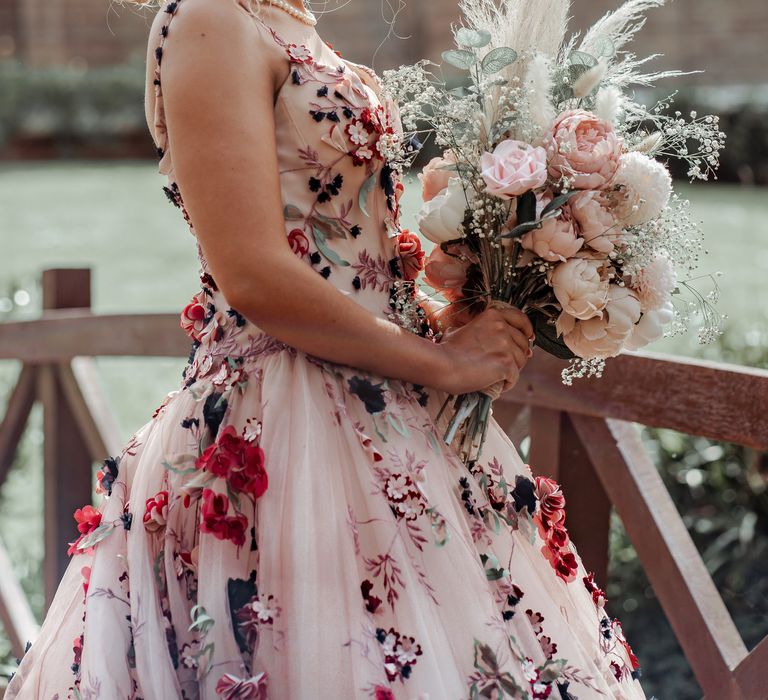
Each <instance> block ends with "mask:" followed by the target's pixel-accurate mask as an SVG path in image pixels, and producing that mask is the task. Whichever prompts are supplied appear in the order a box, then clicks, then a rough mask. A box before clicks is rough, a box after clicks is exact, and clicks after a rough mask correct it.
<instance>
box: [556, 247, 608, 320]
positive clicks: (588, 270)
mask: <svg viewBox="0 0 768 700" xmlns="http://www.w3.org/2000/svg"><path fill="white" fill-rule="evenodd" d="M605 270H606V268H605V263H604V262H603V261H601V260H588V259H585V258H571V259H570V260H568V261H566V262H564V263H560V264H559V265H557V266H556V267H555V269H554V270H552V272H551V273H550V274H549V284H550V285H551V286H552V289H553V291H554V293H555V296H556V297H557V300H558V301H559V302H560V305H561V306H562V307H563V311H564V312H565V313H566V314H568V316H571V317H572V318H574V319H580V320H586V319H589V318H595V317H598V318H599V317H602V311H603V309H604V308H605V305H606V304H607V303H608V291H609V286H610V285H609V284H608V277H607V275H606V274H605Z"/></svg>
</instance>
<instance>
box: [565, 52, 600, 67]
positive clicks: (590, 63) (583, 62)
mask: <svg viewBox="0 0 768 700" xmlns="http://www.w3.org/2000/svg"><path fill="white" fill-rule="evenodd" d="M568 60H569V62H570V64H571V65H572V66H586V67H587V68H594V67H595V66H596V65H597V59H596V58H595V57H594V56H592V55H591V54H588V53H586V52H584V51H572V52H571V55H570V56H568Z"/></svg>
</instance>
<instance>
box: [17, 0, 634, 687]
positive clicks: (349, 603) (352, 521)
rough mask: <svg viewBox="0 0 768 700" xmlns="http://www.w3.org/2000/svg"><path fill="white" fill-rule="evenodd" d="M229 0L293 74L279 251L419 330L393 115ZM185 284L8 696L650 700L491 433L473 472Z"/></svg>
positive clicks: (281, 147)
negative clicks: (162, 366)
mask: <svg viewBox="0 0 768 700" xmlns="http://www.w3.org/2000/svg"><path fill="white" fill-rule="evenodd" d="M230 1H231V2H233V3H234V4H235V7H236V8H237V10H238V11H243V12H246V13H248V15H249V16H250V18H251V19H252V20H253V26H254V36H255V40H257V41H259V42H260V43H261V44H262V45H263V50H264V51H265V52H268V51H276V52H278V53H279V54H280V55H281V56H282V57H283V58H284V60H285V61H286V62H287V63H288V64H290V72H289V75H288V78H287V80H286V81H285V83H284V84H283V85H282V86H281V88H280V89H279V92H278V94H277V95H276V99H275V123H276V134H275V136H276V140H277V148H278V153H279V159H280V165H281V183H282V192H283V205H284V210H285V219H286V235H287V237H288V241H289V243H290V245H291V248H292V249H293V251H294V252H295V254H296V255H297V256H299V257H300V258H301V259H302V260H303V261H304V262H306V264H307V265H310V266H311V267H312V268H313V269H314V270H316V271H317V273H318V274H319V275H321V276H322V277H323V278H325V279H326V280H327V283H328V284H333V285H334V286H336V287H337V288H338V289H339V290H340V291H341V292H342V293H343V294H346V295H347V296H349V297H350V298H352V299H354V300H355V301H357V303H359V304H361V305H362V306H364V307H365V308H366V309H368V310H369V311H371V312H372V313H374V314H378V315H380V316H382V317H384V318H390V319H393V320H395V321H396V322H398V323H400V324H401V325H404V324H405V325H407V324H412V325H413V326H414V331H416V332H421V333H424V334H427V330H426V328H425V324H423V319H420V318H419V317H418V316H416V317H414V314H413V313H412V312H411V311H412V309H413V306H414V305H413V303H412V298H413V295H414V287H413V283H412V282H408V281H407V280H406V279H404V277H407V275H404V274H403V269H404V265H407V263H408V261H407V260H404V259H403V257H402V253H401V247H400V246H398V236H399V234H400V232H401V229H400V228H399V224H398V197H399V194H400V191H401V190H402V186H401V185H400V184H399V183H398V182H397V179H396V176H395V174H394V173H393V172H392V170H391V169H390V168H389V167H388V166H387V164H386V162H385V160H384V159H383V157H382V155H381V153H380V150H379V146H380V145H382V150H384V148H383V144H385V142H386V140H387V139H389V138H391V136H392V134H393V133H396V131H397V130H398V129H399V128H400V127H399V124H398V120H397V113H396V108H395V106H394V105H393V104H391V103H389V102H388V101H387V100H385V99H384V98H383V97H381V96H380V84H379V83H378V80H377V78H376V76H375V74H373V72H372V71H370V69H367V68H365V67H364V66H360V65H357V64H352V63H350V62H347V61H345V60H343V59H342V58H341V57H340V56H339V54H338V53H337V52H335V51H334V50H333V49H332V48H331V47H330V46H329V45H327V44H326V43H324V42H323V41H322V40H321V38H320V37H319V36H318V34H317V33H316V31H315V29H313V28H310V27H308V26H306V25H304V24H301V23H299V22H298V21H297V20H296V19H294V18H293V17H291V16H289V15H288V14H287V13H283V12H281V11H280V10H278V9H276V8H273V7H270V6H267V5H264V6H262V7H261V8H257V7H256V3H255V2H254V6H253V7H252V6H251V5H250V4H249V0H230ZM183 11H184V0H177V1H174V2H170V3H168V4H166V5H165V6H164V7H163V8H161V10H160V12H161V13H162V15H161V16H162V18H163V19H162V21H161V22H160V26H161V27H162V30H161V32H160V34H161V36H160V38H159V40H158V47H157V50H156V66H155V80H154V94H155V100H154V107H153V108H154V124H153V125H152V126H153V127H154V128H153V129H152V131H153V134H154V138H155V141H156V144H157V146H158V157H159V158H160V161H159V170H160V172H161V173H162V174H164V175H167V177H168V186H167V187H165V191H166V194H167V195H168V197H169V199H170V200H171V201H172V202H173V203H174V204H175V205H176V206H178V207H179V208H180V209H181V211H182V213H183V215H184V216H185V218H186V220H187V222H188V224H189V227H190V229H191V230H192V232H193V233H194V227H193V222H191V221H190V220H189V216H188V214H187V212H186V210H185V209H184V203H183V200H182V193H181V192H180V191H179V188H178V186H177V185H176V183H175V181H174V170H173V162H172V154H171V152H170V150H169V142H168V138H167V131H166V127H165V119H164V111H163V95H162V87H161V82H160V65H161V62H162V57H163V52H164V50H172V46H173V39H172V37H173V29H172V27H173V25H172V20H173V18H174V16H176V15H177V14H178V13H179V12H183ZM156 25H157V22H156ZM169 38H170V40H169V41H167V46H166V40H168V39H169ZM254 128H259V125H258V124H254ZM266 136H268V135H267V134H265V137H266ZM269 136H271V135H269ZM201 266H202V272H201V281H202V287H201V289H200V291H199V292H198V293H197V294H196V296H195V297H194V299H193V300H192V302H191V303H190V304H189V306H187V307H186V308H185V309H184V312H183V313H182V325H183V327H184V328H185V330H186V331H187V333H188V334H189V335H190V336H191V338H192V343H193V351H192V353H191V356H190V360H189V364H188V365H187V366H186V369H185V372H184V379H183V383H182V385H181V387H180V388H179V390H178V391H174V392H172V393H170V394H169V395H168V397H167V398H166V399H165V401H164V402H163V403H162V405H161V406H160V407H159V408H158V409H157V411H156V412H155V414H154V415H153V416H152V418H151V420H150V421H149V422H148V423H147V424H146V425H145V426H144V427H142V428H141V429H140V430H138V432H136V434H135V435H134V436H133V437H132V438H131V439H130V441H129V442H128V444H127V445H125V447H124V449H123V452H122V454H121V455H119V456H115V457H113V458H110V459H107V460H106V461H105V463H104V466H103V468H102V470H101V472H100V473H99V487H98V488H99V490H100V491H101V492H103V501H102V503H101V505H100V506H99V507H98V508H92V507H90V506H84V507H83V508H82V509H81V510H78V511H77V512H76V513H75V520H76V526H77V531H78V534H79V537H78V538H77V540H76V541H75V542H74V543H73V545H72V547H71V552H72V561H71V564H70V566H69V568H68V570H67V572H66V575H65V577H64V579H63V581H62V583H61V585H60V588H59V590H58V593H57V594H56V597H55V600H54V601H53V605H52V606H51V608H50V610H49V612H48V615H47V618H46V620H45V623H44V625H43V628H42V631H41V634H40V636H39V638H38V639H37V641H36V642H35V643H34V644H33V645H32V646H31V648H30V649H29V651H28V652H27V654H26V655H25V656H24V658H23V659H22V661H21V665H20V667H19V669H18V671H17V673H16V675H15V676H14V678H13V679H12V681H11V684H10V688H9V690H8V692H7V693H6V698H7V699H13V698H24V699H30V700H31V699H35V700H64V699H65V698H83V699H94V698H100V699H103V700H123V699H126V700H127V699H130V700H136V699H138V698H143V699H145V700H169V699H172V698H190V699H191V698H203V699H212V698H238V699H240V700H245V699H248V698H270V699H274V700H294V699H299V700H304V699H309V698H320V699H322V700H326V699H342V698H375V699H376V700H386V699H390V698H397V699H398V700H400V699H403V700H411V699H413V700H415V699H417V698H419V699H427V698H428V699H429V700H459V699H460V698H468V697H471V698H477V697H481V698H527V699H531V700H533V699H536V698H559V699H563V700H568V699H572V698H579V699H580V700H586V699H588V698H589V699H591V698H622V699H629V698H643V697H645V696H644V694H643V691H642V689H641V687H640V683H639V681H638V680H637V676H638V675H639V673H638V671H637V666H638V664H637V660H636V659H635V657H634V655H633V654H632V652H631V649H630V647H629V645H628V644H627V642H626V640H625V639H624V637H623V635H622V631H621V626H620V624H619V622H618V620H615V619H611V618H610V617H609V616H608V615H607V614H606V612H605V610H604V602H605V597H604V595H603V593H602V591H601V590H600V589H599V588H598V586H597V584H596V583H595V581H594V580H593V577H592V576H591V575H590V574H589V573H588V572H587V571H585V570H584V567H583V565H582V564H581V562H580V560H579V557H578V555H577V553H576V550H575V549H574V546H573V544H572V543H570V542H569V538H568V534H567V529H566V525H565V520H566V517H565V516H566V512H567V507H566V505H565V498H564V496H563V493H562V492H561V490H560V488H559V486H558V485H557V484H556V483H555V482H553V481H552V480H550V479H547V478H544V477H540V476H534V474H533V473H532V472H531V470H530V469H529V467H528V466H527V465H525V464H524V463H523V462H522V461H521V459H520V457H519V456H518V454H517V452H516V450H515V448H514V446H513V445H512V443H511V442H510V441H509V439H508V438H507V437H506V436H505V435H504V434H503V433H502V431H501V430H500V429H499V428H498V426H497V425H496V424H495V423H494V424H492V427H491V429H490V434H489V438H488V441H487V443H486V446H485V448H484V451H483V455H482V458H481V460H480V462H479V463H478V464H477V465H476V466H475V467H474V468H473V469H472V470H469V469H467V467H465V466H464V464H463V463H462V461H461V460H460V459H459V458H458V457H457V456H456V454H455V453H454V452H453V451H452V449H451V448H450V447H447V446H445V445H444V444H443V442H442V440H441V436H442V434H443V429H444V419H441V420H440V421H439V424H438V425H436V423H435V416H436V415H437V412H438V411H439V409H440V407H441V405H442V404H443V401H444V399H445V396H444V395H441V394H440V393H438V392H435V391H432V390H430V389H427V388H423V387H420V386H414V385H412V384H408V383H405V382H401V381H394V380H391V379H385V378H383V377H378V376H372V375H370V374H368V373H366V372H362V371H359V370H356V369H354V368H349V367H342V366H339V365H334V364H331V363H328V362H325V361H322V360H319V359H317V358H313V357H310V356H308V355H306V354H305V353H302V352H298V351H296V350H295V349H293V348H291V347H288V346H286V345H284V344H282V343H280V342H278V341H277V340H275V339H274V338H271V337H268V336H267V335H265V334H264V333H262V332H261V331H260V330H259V329H258V328H256V327H255V326H254V325H252V324H251V323H250V322H249V321H248V320H247V319H245V318H244V317H243V316H242V315H240V314H239V313H238V312H237V310H236V309H234V308H232V307H230V306H229V304H228V303H227V301H226V299H225V298H224V297H223V296H222V294H221V292H220V291H219V290H218V289H217V286H216V281H215V280H214V279H213V278H212V276H211V275H210V274H209V272H208V271H207V268H206V262H205V260H204V259H203V257H202V255H201ZM254 274H258V270H254ZM307 303H308V304H311V303H312V300H311V299H308V300H307ZM409 309H410V310H411V311H409ZM539 467H540V468H542V469H545V468H546V465H539ZM74 532H75V528H74V525H73V533H74Z"/></svg>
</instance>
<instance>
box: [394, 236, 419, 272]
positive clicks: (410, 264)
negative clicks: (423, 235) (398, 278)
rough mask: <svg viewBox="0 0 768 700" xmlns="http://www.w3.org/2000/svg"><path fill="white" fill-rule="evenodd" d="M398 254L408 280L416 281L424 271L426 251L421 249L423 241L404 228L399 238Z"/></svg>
mask: <svg viewBox="0 0 768 700" xmlns="http://www.w3.org/2000/svg"><path fill="white" fill-rule="evenodd" d="M396 247H397V253H398V255H399V256H400V262H401V265H402V269H403V277H404V278H405V279H406V280H415V279H416V278H417V277H418V276H419V273H420V272H421V271H422V270H423V269H424V251H423V250H422V249H421V239H420V238H419V237H418V236H417V235H416V234H415V233H411V232H410V231H409V230H408V229H407V228H404V229H403V230H402V231H401V232H400V233H399V234H398V236H397V245H396Z"/></svg>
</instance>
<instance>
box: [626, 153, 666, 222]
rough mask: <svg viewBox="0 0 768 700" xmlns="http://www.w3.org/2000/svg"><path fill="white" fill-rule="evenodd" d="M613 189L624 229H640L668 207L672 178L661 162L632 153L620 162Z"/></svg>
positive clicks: (641, 154)
mask: <svg viewBox="0 0 768 700" xmlns="http://www.w3.org/2000/svg"><path fill="white" fill-rule="evenodd" d="M611 185H612V186H615V187H617V191H616V192H615V196H614V202H615V211H616V214H617V216H618V218H619V219H620V220H621V222H622V223H623V224H624V225H625V226H637V225H638V224H643V223H645V222H646V221H651V220H652V219H655V218H656V217H657V216H658V215H659V214H661V212H662V211H664V209H665V207H666V206H667V204H668V203H669V197H670V195H671V194H672V178H671V177H670V175H669V171H668V170H667V169H666V168H665V167H664V166H663V165H662V164H661V163H659V162H658V161H656V160H653V158H649V157H648V156H647V155H645V154H644V153H639V152H637V151H631V152H630V153H624V154H623V155H622V156H621V158H620V159H619V169H618V170H617V171H616V176H615V177H614V178H613V182H612V183H611Z"/></svg>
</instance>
